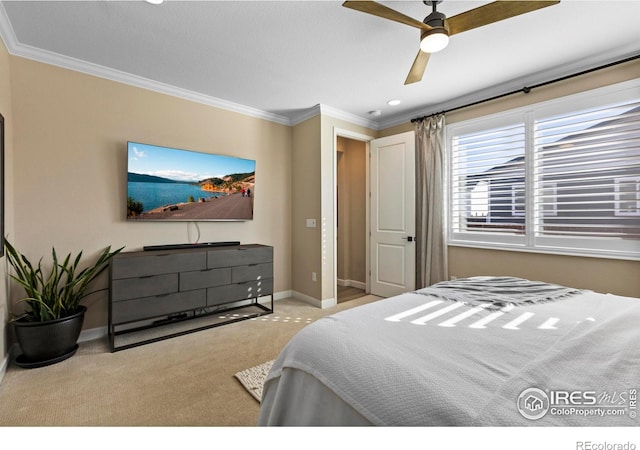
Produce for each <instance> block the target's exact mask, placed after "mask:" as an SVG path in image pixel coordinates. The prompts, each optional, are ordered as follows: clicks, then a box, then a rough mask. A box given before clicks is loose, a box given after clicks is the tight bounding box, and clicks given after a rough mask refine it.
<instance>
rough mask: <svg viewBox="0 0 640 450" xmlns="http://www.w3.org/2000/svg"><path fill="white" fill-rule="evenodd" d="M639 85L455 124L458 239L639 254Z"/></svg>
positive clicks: (453, 227) (453, 188)
mask: <svg viewBox="0 0 640 450" xmlns="http://www.w3.org/2000/svg"><path fill="white" fill-rule="evenodd" d="M629 86H632V87H629ZM638 87H640V80H636V81H635V82H632V83H626V84H622V85H620V86H616V87H609V88H604V89H601V90H599V91H596V92H594V91H592V92H589V93H585V94H581V95H577V96H571V97H568V98H565V99H559V100H555V101H553V102H546V103H543V104H539V105H533V106H530V107H527V108H522V109H519V110H515V111H510V112H506V113H502V114H498V115H494V116H490V117H485V118H480V119H475V120H472V121H468V122H463V123H457V124H451V125H449V126H448V127H447V132H448V137H449V138H448V140H449V142H448V145H449V147H450V148H449V150H450V151H449V155H450V160H449V177H450V186H449V202H448V204H449V230H448V231H449V243H450V244H452V245H471V246H482V247H489V248H505V249H520V250H528V251H541V252H552V253H565V254H588V255H591V256H611V257H622V258H630V259H640V96H639V95H638V93H639V90H638Z"/></svg>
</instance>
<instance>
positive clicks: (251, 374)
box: [235, 360, 274, 402]
mask: <svg viewBox="0 0 640 450" xmlns="http://www.w3.org/2000/svg"><path fill="white" fill-rule="evenodd" d="M273 361H274V360H271V361H267V362H264V363H262V364H258V365H257V366H254V367H249V368H248V369H245V370H243V371H242V372H238V373H236V375H235V377H236V378H237V379H238V381H239V382H240V384H242V386H244V388H245V389H246V390H247V392H249V394H251V395H252V396H253V398H255V399H256V400H258V402H261V401H262V387H263V386H264V380H265V379H266V378H267V375H269V371H270V370H271V366H273Z"/></svg>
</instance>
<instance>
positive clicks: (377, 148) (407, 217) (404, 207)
mask: <svg viewBox="0 0 640 450" xmlns="http://www.w3.org/2000/svg"><path fill="white" fill-rule="evenodd" d="M370 149H371V168H370V170H371V171H370V182H371V220H370V227H371V237H370V245H371V247H370V253H369V255H370V257H371V261H370V270H371V277H370V291H371V293H372V294H375V295H379V296H381V297H391V296H393V295H398V294H401V293H403V292H408V291H413V290H414V289H415V254H416V253H415V252H416V248H415V134H414V132H413V131H410V132H407V133H402V134H398V135H395V136H388V137H384V138H381V139H375V140H373V141H371V145H370Z"/></svg>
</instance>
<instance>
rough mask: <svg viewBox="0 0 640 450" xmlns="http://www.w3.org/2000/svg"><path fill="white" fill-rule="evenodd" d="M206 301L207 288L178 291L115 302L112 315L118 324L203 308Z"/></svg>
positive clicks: (114, 321)
mask: <svg viewBox="0 0 640 450" xmlns="http://www.w3.org/2000/svg"><path fill="white" fill-rule="evenodd" d="M206 303H207V291H206V290H205V289H200V290H198V291H188V292H176V293H174V294H167V295H158V296H154V297H145V298H136V299H132V300H125V301H122V302H117V303H114V304H113V305H112V307H111V317H112V320H113V323H116V324H117V323H126V322H134V321H136V320H144V319H152V318H156V317H162V316H168V315H170V314H174V313H180V312H184V311H189V310H192V309H197V308H203V307H204V306H206Z"/></svg>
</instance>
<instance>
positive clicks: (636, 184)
mask: <svg viewBox="0 0 640 450" xmlns="http://www.w3.org/2000/svg"><path fill="white" fill-rule="evenodd" d="M615 183H616V209H615V211H616V216H640V177H635V178H616V180H615Z"/></svg>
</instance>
